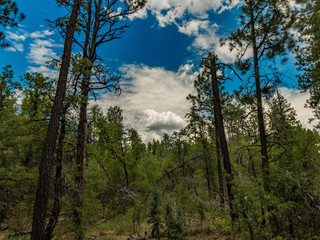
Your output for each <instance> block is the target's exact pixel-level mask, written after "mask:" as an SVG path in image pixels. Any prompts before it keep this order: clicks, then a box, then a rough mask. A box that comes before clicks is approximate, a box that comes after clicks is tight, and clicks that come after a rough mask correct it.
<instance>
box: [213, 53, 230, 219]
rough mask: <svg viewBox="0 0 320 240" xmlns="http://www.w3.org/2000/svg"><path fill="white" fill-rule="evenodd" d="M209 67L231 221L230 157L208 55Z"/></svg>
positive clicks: (218, 95) (214, 79)
mask: <svg viewBox="0 0 320 240" xmlns="http://www.w3.org/2000/svg"><path fill="white" fill-rule="evenodd" d="M210 65H211V84H212V91H213V101H214V117H215V122H216V127H217V128H216V131H217V132H218V135H219V143H220V148H221V153H222V159H223V165H224V169H225V171H226V186H227V193H228V199H229V208H230V216H231V218H232V220H234V219H235V218H236V214H235V213H234V212H233V200H234V197H233V192H232V184H233V175H232V169H231V162H230V156H229V151H228V145H227V140H226V134H225V130H224V125H223V117H222V111H221V100H220V94H219V85H218V76H217V68H216V58H215V56H214V55H212V54H211V55H210Z"/></svg>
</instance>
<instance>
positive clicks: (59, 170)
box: [46, 117, 66, 240]
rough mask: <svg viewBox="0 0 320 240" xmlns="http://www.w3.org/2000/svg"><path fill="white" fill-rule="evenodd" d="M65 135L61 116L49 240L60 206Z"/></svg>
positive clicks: (47, 238)
mask: <svg viewBox="0 0 320 240" xmlns="http://www.w3.org/2000/svg"><path fill="white" fill-rule="evenodd" d="M65 136H66V120H65V118H64V117H62V118H61V127H60V136H59V142H58V149H57V167H56V180H55V186H54V203H53V208H52V213H51V216H50V220H49V223H48V225H47V227H46V240H50V239H51V237H52V232H53V230H54V228H55V227H56V225H57V223H58V218H59V213H60V208H61V185H62V177H61V175H62V174H61V173H62V159H63V143H64V139H65Z"/></svg>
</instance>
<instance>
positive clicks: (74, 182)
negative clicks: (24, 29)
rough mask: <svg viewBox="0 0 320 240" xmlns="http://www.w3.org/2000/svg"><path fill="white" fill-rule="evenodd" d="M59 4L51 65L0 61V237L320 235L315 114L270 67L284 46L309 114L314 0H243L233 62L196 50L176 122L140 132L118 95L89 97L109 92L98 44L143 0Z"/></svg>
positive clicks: (116, 87) (315, 42) (7, 5)
mask: <svg viewBox="0 0 320 240" xmlns="http://www.w3.org/2000/svg"><path fill="white" fill-rule="evenodd" d="M52 1H54V0H52ZM57 4H58V5H59V6H60V7H61V8H64V9H65V12H66V15H65V16H61V17H59V18H58V19H55V20H52V21H50V25H51V27H52V28H54V29H55V30H57V31H59V33H60V34H61V36H62V38H63V41H64V46H63V54H62V56H61V57H60V58H59V59H53V60H52V61H50V62H49V63H48V65H49V66H50V68H52V69H54V70H55V71H57V72H58V73H59V74H58V75H57V76H58V78H57V79H51V78H49V77H46V76H44V75H42V74H41V73H37V72H30V73H26V74H25V75H23V76H20V79H17V78H16V77H14V69H12V67H11V66H9V65H8V66H2V70H1V74H0V239H3V240H5V239H30V238H31V239H32V240H40V239H41V240H44V239H46V240H49V239H77V240H83V239H102V240H103V239H129V240H130V239H131V240H133V239H140V240H142V239H250V240H254V239H262V240H263V239H277V240H280V239H320V187H319V182H320V155H319V153H320V136H319V132H318V127H317V126H315V127H314V129H306V128H304V127H302V125H301V123H300V122H299V121H298V120H297V117H296V112H295V110H294V109H293V108H292V107H291V106H290V104H289V102H288V101H287V99H286V98H285V97H283V96H282V95H281V91H279V87H280V86H281V84H282V82H283V78H284V76H283V74H282V73H281V71H279V70H278V69H277V65H278V64H279V63H278V62H279V59H280V60H281V62H282V64H286V60H287V54H294V55H295V56H296V59H295V61H296V66H297V69H298V70H299V73H300V75H299V76H297V79H296V81H297V82H298V84H299V88H300V90H301V91H307V92H309V93H310V96H311V98H310V99H309V100H308V102H307V103H306V104H307V107H309V108H311V109H312V110H313V112H314V120H315V121H317V120H319V118H320V111H319V104H318V103H319V100H320V89H319V76H320V68H319V64H320V62H319V59H320V29H319V27H320V26H319V19H320V2H319V1H318V0H299V1H298V0H297V1H296V2H293V1H287V0H277V1H276V0H244V1H242V4H241V6H240V9H241V15H240V16H239V19H240V20H239V28H238V29H237V30H235V31H234V32H233V33H231V34H230V35H229V36H228V37H226V38H225V39H221V44H225V45H227V46H228V48H230V50H233V51H236V52H237V59H236V61H235V62H234V63H232V64H230V63H225V62H223V61H221V60H220V59H219V56H216V55H215V54H214V53H213V52H208V53H207V55H206V56H204V57H203V58H202V59H201V66H200V71H199V75H198V77H197V78H195V79H194V88H195V91H194V92H193V93H190V94H189V96H188V97H187V99H188V101H189V102H190V103H191V106H192V107H191V108H190V110H189V112H188V114H187V115H186V119H187V126H186V127H184V128H183V129H181V130H180V131H175V132H173V133H172V134H171V135H169V134H165V135H164V136H163V137H162V139H154V140H153V141H151V142H147V143H146V142H144V141H143V140H142V138H141V135H140V134H139V132H138V131H137V130H135V129H133V128H128V127H127V126H126V125H125V123H124V121H123V110H122V109H121V108H120V107H118V106H112V107H110V108H109V109H108V110H107V111H103V110H102V109H101V108H100V107H99V106H98V105H93V104H91V103H90V104H88V102H89V100H90V99H92V98H95V97H99V94H97V93H99V90H101V89H104V90H107V91H110V92H116V93H120V92H121V85H120V84H119V82H120V79H121V76H120V75H119V74H110V72H109V69H107V68H106V66H105V64H103V57H102V56H99V54H98V53H99V51H98V49H99V47H100V46H101V45H104V44H108V42H110V41H116V40H117V39H118V38H120V37H122V38H125V31H126V29H127V28H129V27H130V23H129V22H128V21H129V19H130V17H131V16H132V14H135V13H136V12H137V11H139V10H141V9H142V8H143V7H144V5H145V4H146V1H144V0H126V1H121V0H111V1H102V0H82V1H80V0H73V1H72V0H70V1H65V0H57ZM18 7H19V6H17V4H16V3H15V2H13V1H11V0H1V1H0V17H1V18H0V26H1V27H2V29H4V28H5V27H15V26H17V25H18V23H20V22H23V19H24V14H22V13H20V11H19V9H18ZM298 33H299V34H298ZM0 45H1V47H2V48H1V49H0V51H4V50H3V49H4V48H5V47H8V43H7V41H6V36H5V32H0ZM74 49H78V50H79V49H80V51H78V53H77V54H75V53H72V51H73V50H74ZM248 55H249V56H250V57H249V58H248V57H245V56H248ZM266 62H268V64H265V63H266ZM231 80H232V81H235V82H240V88H239V89H237V90H236V91H234V92H232V93H231V92H228V91H226V90H225V87H224V85H225V83H226V82H228V81H231ZM18 93H19V94H20V96H21V95H22V96H23V97H18Z"/></svg>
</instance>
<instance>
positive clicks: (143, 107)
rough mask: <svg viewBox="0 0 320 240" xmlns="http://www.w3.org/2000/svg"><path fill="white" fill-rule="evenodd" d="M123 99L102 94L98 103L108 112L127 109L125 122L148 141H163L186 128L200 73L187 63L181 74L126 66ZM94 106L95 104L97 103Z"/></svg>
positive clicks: (124, 111) (144, 67) (182, 67)
mask: <svg viewBox="0 0 320 240" xmlns="http://www.w3.org/2000/svg"><path fill="white" fill-rule="evenodd" d="M122 72H124V73H125V75H124V80H123V81H122V85H123V92H122V94H121V95H120V96H119V97H115V96H114V95H112V94H106V95H102V96H101V98H100V100H98V102H96V103H97V104H98V105H100V106H101V107H102V108H103V109H104V110H106V109H107V108H108V107H110V106H114V105H118V106H120V107H121V108H122V109H123V114H124V122H125V124H126V125H127V126H128V127H133V128H135V129H137V130H138V131H139V133H140V134H141V135H142V138H143V140H144V141H150V140H152V139H153V138H157V139H159V138H161V137H162V135H163V134H164V133H168V134H171V133H172V131H174V130H179V129H181V128H182V127H184V126H185V125H186V122H185V120H184V116H185V114H186V113H187V111H188V110H189V108H190V105H189V102H188V101H187V100H186V97H187V95H188V94H189V93H191V92H192V91H193V81H194V79H195V77H196V75H197V73H195V72H193V65H192V64H186V65H183V66H181V67H180V69H179V70H178V71H177V72H172V71H167V70H165V69H164V68H151V67H148V66H137V65H126V66H124V67H123V68H122ZM93 104H94V102H93Z"/></svg>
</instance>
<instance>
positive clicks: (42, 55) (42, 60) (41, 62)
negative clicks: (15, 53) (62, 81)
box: [26, 38, 62, 78]
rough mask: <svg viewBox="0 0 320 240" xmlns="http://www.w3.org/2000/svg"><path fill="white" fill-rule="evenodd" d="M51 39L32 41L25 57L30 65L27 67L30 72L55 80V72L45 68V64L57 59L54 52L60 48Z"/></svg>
mask: <svg viewBox="0 0 320 240" xmlns="http://www.w3.org/2000/svg"><path fill="white" fill-rule="evenodd" d="M61 47H62V46H61V45H60V44H56V43H55V42H54V40H52V39H38V38H36V39H34V40H33V42H32V43H30V45H29V49H30V51H29V53H28V54H27V55H26V57H27V59H28V61H29V62H30V63H31V64H32V65H31V66H29V67H28V71H30V72H39V73H42V74H43V75H45V76H47V77H50V78H57V71H56V70H52V69H49V68H47V67H46V63H47V62H48V61H51V60H52V59H54V58H58V55H57V53H56V50H57V49H58V48H61Z"/></svg>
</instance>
